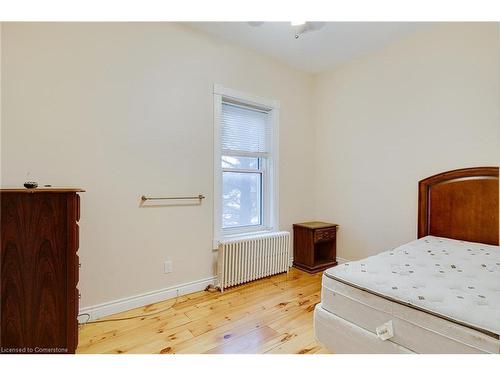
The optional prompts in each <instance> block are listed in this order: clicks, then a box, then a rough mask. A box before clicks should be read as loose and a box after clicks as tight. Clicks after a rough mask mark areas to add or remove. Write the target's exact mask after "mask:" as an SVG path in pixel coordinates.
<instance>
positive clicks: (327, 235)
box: [314, 227, 337, 242]
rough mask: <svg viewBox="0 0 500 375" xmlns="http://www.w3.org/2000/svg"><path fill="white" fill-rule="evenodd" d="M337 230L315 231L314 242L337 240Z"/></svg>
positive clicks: (334, 228)
mask: <svg viewBox="0 0 500 375" xmlns="http://www.w3.org/2000/svg"><path fill="white" fill-rule="evenodd" d="M336 232H337V228H336V227H333V228H324V229H316V230H315V231H314V242H321V241H330V240H333V239H335V234H336Z"/></svg>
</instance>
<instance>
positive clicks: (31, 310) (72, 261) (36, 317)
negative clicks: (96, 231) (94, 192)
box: [0, 188, 83, 354]
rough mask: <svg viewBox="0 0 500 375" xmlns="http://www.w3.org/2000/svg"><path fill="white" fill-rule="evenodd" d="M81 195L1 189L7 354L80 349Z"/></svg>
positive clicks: (0, 340)
mask: <svg viewBox="0 0 500 375" xmlns="http://www.w3.org/2000/svg"><path fill="white" fill-rule="evenodd" d="M79 192H83V190H81V189H65V188H64V189H63V188H60V189H57V188H43V189H1V190H0V200H1V296H0V297H1V301H0V302H1V332H0V352H1V353H33V354H34V353H74V352H75V350H76V347H77V345H78V321H77V315H78V300H79V293H78V289H77V284H78V271H79V260H78V255H77V251H78V236H79V230H78V224H77V222H78V220H79V219H80V197H79V195H78V193H79Z"/></svg>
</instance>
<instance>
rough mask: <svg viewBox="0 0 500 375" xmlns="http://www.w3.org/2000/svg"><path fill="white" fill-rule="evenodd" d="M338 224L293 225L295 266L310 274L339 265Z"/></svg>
mask: <svg viewBox="0 0 500 375" xmlns="http://www.w3.org/2000/svg"><path fill="white" fill-rule="evenodd" d="M337 227H338V225H337V224H331V223H324V222H322V221H310V222H307V223H299V224H293V266H294V267H296V268H298V269H301V270H303V271H306V272H309V273H315V272H319V271H323V270H325V269H327V268H330V267H333V266H336V265H337V260H336V256H337Z"/></svg>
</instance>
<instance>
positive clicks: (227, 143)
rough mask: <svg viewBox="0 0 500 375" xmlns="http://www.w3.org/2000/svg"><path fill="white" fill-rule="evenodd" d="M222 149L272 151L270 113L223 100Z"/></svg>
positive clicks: (262, 152) (254, 151) (255, 152)
mask: <svg viewBox="0 0 500 375" xmlns="http://www.w3.org/2000/svg"><path fill="white" fill-rule="evenodd" d="M221 132H222V134H221V146H222V151H223V153H224V151H241V152H244V153H252V154H256V155H258V154H264V153H267V152H270V151H271V150H270V135H271V129H270V121H269V113H268V112H266V111H263V110H258V109H254V108H251V107H244V106H240V105H235V104H232V103H227V102H223V103H222V111H221Z"/></svg>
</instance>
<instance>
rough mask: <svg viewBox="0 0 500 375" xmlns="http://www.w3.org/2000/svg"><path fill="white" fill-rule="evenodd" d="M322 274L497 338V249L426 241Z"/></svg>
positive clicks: (499, 279)
mask: <svg viewBox="0 0 500 375" xmlns="http://www.w3.org/2000/svg"><path fill="white" fill-rule="evenodd" d="M325 273H326V275H327V276H328V277H330V278H332V279H335V280H338V281H341V282H344V283H346V284H349V285H351V286H354V287H357V288H360V289H363V290H366V291H368V292H371V293H374V294H377V295H379V296H382V297H385V298H388V299H391V300H394V301H396V302H399V303H403V304H405V305H410V306H414V307H415V308H418V309H421V310H423V311H426V312H429V313H432V314H434V315H438V316H440V317H443V318H445V319H448V320H451V321H453V322H457V323H461V324H463V325H466V326H468V327H470V328H474V329H477V330H481V331H483V332H485V333H488V334H490V335H492V336H495V337H497V338H498V336H499V335H500V247H499V246H492V245H485V244H481V243H473V242H466V241H458V240H452V239H448V238H439V237H434V236H427V237H423V238H420V239H418V240H416V241H413V242H409V243H407V244H405V245H402V246H399V247H397V248H395V249H393V250H389V251H385V252H383V253H380V254H377V255H374V256H371V257H369V258H365V259H362V260H360V261H353V262H347V263H344V264H341V265H339V266H337V267H333V268H330V269H328V270H327V271H326V272H325Z"/></svg>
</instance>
